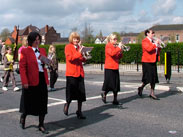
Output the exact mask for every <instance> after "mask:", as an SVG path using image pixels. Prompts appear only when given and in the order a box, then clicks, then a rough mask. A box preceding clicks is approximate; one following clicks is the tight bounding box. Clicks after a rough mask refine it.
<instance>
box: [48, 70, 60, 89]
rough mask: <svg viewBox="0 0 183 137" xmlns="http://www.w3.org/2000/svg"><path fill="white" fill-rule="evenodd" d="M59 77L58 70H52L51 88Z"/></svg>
mask: <svg viewBox="0 0 183 137" xmlns="http://www.w3.org/2000/svg"><path fill="white" fill-rule="evenodd" d="M57 78H58V73H57V71H56V70H51V71H50V87H51V88H54V85H55V83H56V81H57Z"/></svg>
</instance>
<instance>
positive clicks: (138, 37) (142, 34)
mask: <svg viewBox="0 0 183 137" xmlns="http://www.w3.org/2000/svg"><path fill="white" fill-rule="evenodd" d="M144 37H145V34H144V32H141V33H139V35H138V36H137V43H142V40H143V39H144Z"/></svg>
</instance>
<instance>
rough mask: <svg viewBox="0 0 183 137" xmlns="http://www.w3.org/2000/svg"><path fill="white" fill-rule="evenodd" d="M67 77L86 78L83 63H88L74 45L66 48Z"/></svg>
mask: <svg viewBox="0 0 183 137" xmlns="http://www.w3.org/2000/svg"><path fill="white" fill-rule="evenodd" d="M65 58H66V73H65V75H66V76H72V77H79V76H82V77H84V69H83V64H82V62H84V61H86V59H85V58H83V56H82V54H81V53H80V52H79V51H77V50H76V48H75V47H74V45H73V44H72V43H70V44H68V45H66V46H65Z"/></svg>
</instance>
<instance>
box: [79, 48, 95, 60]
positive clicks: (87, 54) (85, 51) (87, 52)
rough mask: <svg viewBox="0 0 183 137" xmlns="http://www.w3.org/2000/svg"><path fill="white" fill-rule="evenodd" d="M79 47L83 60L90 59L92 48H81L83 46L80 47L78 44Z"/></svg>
mask: <svg viewBox="0 0 183 137" xmlns="http://www.w3.org/2000/svg"><path fill="white" fill-rule="evenodd" d="M79 47H80V49H81V54H82V55H83V57H84V58H85V59H87V60H88V59H91V58H92V56H91V54H90V53H91V51H92V49H93V47H85V46H83V45H81V44H79Z"/></svg>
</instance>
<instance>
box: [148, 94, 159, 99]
mask: <svg viewBox="0 0 183 137" xmlns="http://www.w3.org/2000/svg"><path fill="white" fill-rule="evenodd" d="M149 97H150V98H151V99H154V100H160V99H159V98H158V97H156V96H152V95H149Z"/></svg>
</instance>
